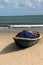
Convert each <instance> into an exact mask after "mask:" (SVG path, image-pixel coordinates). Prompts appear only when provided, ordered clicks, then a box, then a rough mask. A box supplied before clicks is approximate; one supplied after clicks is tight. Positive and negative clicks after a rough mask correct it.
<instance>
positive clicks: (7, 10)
mask: <svg viewBox="0 0 43 65" xmlns="http://www.w3.org/2000/svg"><path fill="white" fill-rule="evenodd" d="M29 14H43V0H0V16H13V15H14V16H15V15H29Z"/></svg>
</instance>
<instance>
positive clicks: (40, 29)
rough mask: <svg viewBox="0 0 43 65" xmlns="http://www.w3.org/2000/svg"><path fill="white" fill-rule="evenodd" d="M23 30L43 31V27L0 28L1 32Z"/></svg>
mask: <svg viewBox="0 0 43 65" xmlns="http://www.w3.org/2000/svg"><path fill="white" fill-rule="evenodd" d="M22 30H28V31H38V32H43V27H22V28H21V27H19V28H17V27H16V28H0V32H20V31H22Z"/></svg>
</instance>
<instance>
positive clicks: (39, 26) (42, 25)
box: [10, 25, 43, 28]
mask: <svg viewBox="0 0 43 65" xmlns="http://www.w3.org/2000/svg"><path fill="white" fill-rule="evenodd" d="M10 27H12V28H13V27H18V28H19V27H43V25H10Z"/></svg>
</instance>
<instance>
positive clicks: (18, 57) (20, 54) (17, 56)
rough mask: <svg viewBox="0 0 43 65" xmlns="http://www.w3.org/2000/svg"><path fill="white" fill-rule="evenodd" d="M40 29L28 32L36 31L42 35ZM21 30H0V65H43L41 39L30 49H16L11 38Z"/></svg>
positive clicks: (42, 31) (42, 32) (42, 43)
mask: <svg viewBox="0 0 43 65" xmlns="http://www.w3.org/2000/svg"><path fill="white" fill-rule="evenodd" d="M28 29H29V28H28ZM28 29H27V28H26V30H28ZM42 29H43V28H42ZM42 29H40V28H33V29H32V28H30V29H29V30H30V31H31V30H32V31H33V30H34V31H35V30H37V31H39V32H40V33H41V34H42V35H43V30H42ZM21 30H23V29H19V30H18V29H17V28H16V29H12V30H10V29H7V30H6V31H5V29H4V30H3V29H2V30H0V65H43V38H41V39H40V40H39V42H38V43H37V44H35V45H33V46H31V47H28V48H25V49H22V48H18V47H17V46H16V44H15V42H14V40H13V37H15V35H16V34H17V33H18V32H19V31H21Z"/></svg>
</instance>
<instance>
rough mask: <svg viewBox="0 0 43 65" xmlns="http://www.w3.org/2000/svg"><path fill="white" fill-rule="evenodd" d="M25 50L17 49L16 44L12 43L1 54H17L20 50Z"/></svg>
mask: <svg viewBox="0 0 43 65" xmlns="http://www.w3.org/2000/svg"><path fill="white" fill-rule="evenodd" d="M23 49H24V48H22V47H17V46H16V44H15V43H14V42H13V43H10V44H9V45H8V46H6V47H5V48H4V49H3V50H2V51H1V52H0V54H7V53H11V52H16V51H19V50H23Z"/></svg>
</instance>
